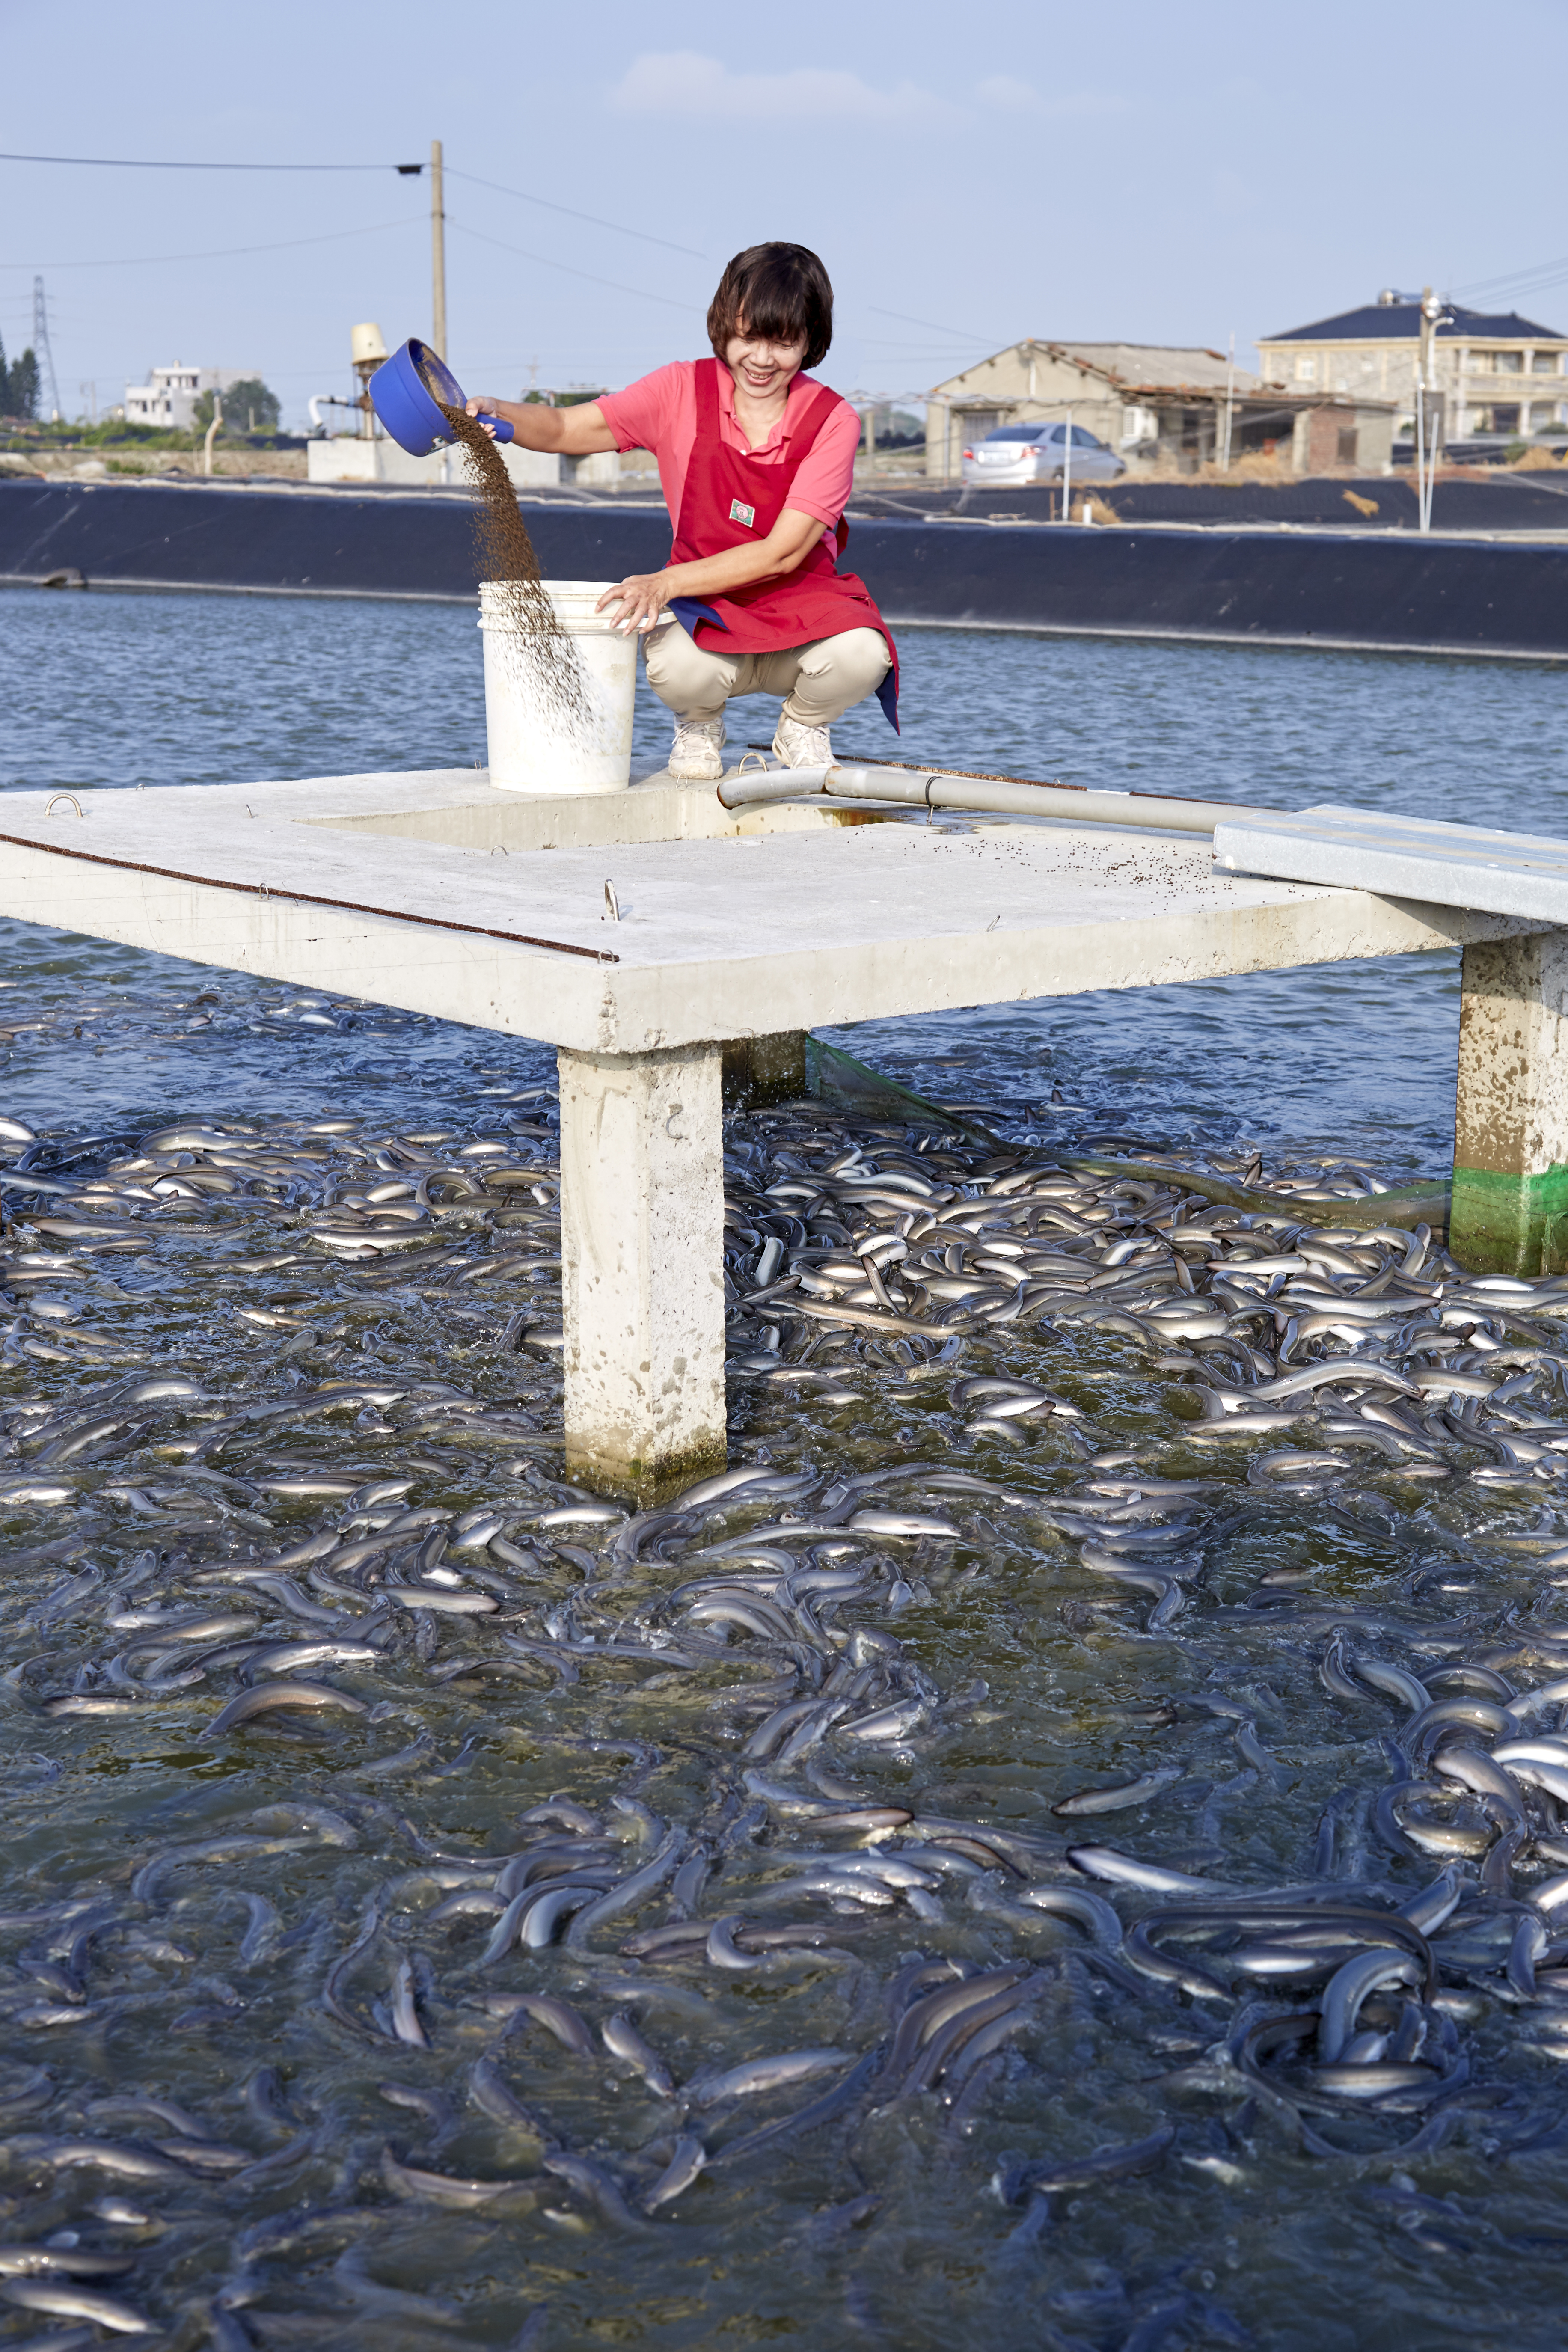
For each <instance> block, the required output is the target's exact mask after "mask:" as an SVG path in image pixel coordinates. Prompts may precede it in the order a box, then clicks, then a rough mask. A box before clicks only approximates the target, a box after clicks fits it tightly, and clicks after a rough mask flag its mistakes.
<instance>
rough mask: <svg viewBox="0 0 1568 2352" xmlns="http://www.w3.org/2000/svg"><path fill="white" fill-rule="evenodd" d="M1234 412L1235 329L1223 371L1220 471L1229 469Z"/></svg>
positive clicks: (1231, 336)
mask: <svg viewBox="0 0 1568 2352" xmlns="http://www.w3.org/2000/svg"><path fill="white" fill-rule="evenodd" d="M1235 413H1236V329H1235V328H1234V327H1233V328H1232V329H1231V331H1230V359H1229V362H1227V364H1226V371H1225V456H1224V457H1222V458H1221V460H1220V467H1221V470H1222V472H1224V473H1226V474H1228V473H1229V471H1230V426H1231V418H1232V417H1233V416H1234V415H1235Z"/></svg>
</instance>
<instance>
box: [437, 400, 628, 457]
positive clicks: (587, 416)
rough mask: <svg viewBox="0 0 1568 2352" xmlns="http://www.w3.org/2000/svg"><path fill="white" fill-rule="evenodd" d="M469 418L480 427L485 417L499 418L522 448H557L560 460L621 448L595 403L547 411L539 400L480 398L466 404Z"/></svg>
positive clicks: (579, 403)
mask: <svg viewBox="0 0 1568 2352" xmlns="http://www.w3.org/2000/svg"><path fill="white" fill-rule="evenodd" d="M468 415H470V416H477V417H478V418H479V422H480V424H481V425H482V424H483V422H484V420H485V418H486V417H487V416H499V417H500V418H502V419H503V420H504V422H505V423H506V424H508V425H510V426H511V429H512V433H513V436H514V437H515V438H516V440H517V442H518V444H519V446H521V447H522V448H524V449H558V450H559V451H560V453H561V455H562V456H563V457H592V456H593V454H594V452H595V450H596V449H616V448H618V447H619V446H620V444H619V442H617V440H616V436H615V435H614V434H613V433H612V432H611V430H610V428H609V426H608V425H606V424H605V419H604V416H603V415H602V413H601V411H600V408H599V404H598V402H597V401H596V400H584V401H579V402H577V403H576V404H575V405H574V406H573V407H571V408H547V407H546V406H545V404H544V403H543V402H542V400H522V401H511V400H489V399H487V398H486V397H484V396H483V395H481V396H480V397H479V399H478V400H470V401H469V403H468Z"/></svg>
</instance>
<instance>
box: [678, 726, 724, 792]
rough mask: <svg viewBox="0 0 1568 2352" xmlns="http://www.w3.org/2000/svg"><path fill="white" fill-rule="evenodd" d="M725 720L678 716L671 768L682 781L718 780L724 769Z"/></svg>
mask: <svg viewBox="0 0 1568 2352" xmlns="http://www.w3.org/2000/svg"><path fill="white" fill-rule="evenodd" d="M723 748H724V721H723V720H722V719H677V720H676V722H675V741H674V743H673V745H672V746H671V748H670V754H669V772H670V774H671V775H672V776H674V777H677V778H678V779H679V782H681V783H683V784H716V783H717V782H718V781H719V779H720V777H721V775H722V774H723V772H724V761H723V756H722V754H723Z"/></svg>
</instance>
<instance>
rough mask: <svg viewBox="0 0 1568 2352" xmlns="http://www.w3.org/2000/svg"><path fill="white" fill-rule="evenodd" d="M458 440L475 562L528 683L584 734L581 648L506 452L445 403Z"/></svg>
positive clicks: (587, 717)
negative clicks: (468, 490)
mask: <svg viewBox="0 0 1568 2352" xmlns="http://www.w3.org/2000/svg"><path fill="white" fill-rule="evenodd" d="M439 405H440V409H441V414H442V415H443V416H444V417H445V418H446V420H447V425H448V426H449V428H450V430H451V433H452V436H453V438H454V440H456V441H457V442H458V443H459V444H460V446H461V447H462V451H463V457H464V462H465V464H466V466H467V467H468V479H469V481H470V483H471V485H472V487H473V490H474V494H475V503H474V565H475V570H476V572H478V575H479V579H480V580H483V581H493V582H495V583H497V584H498V586H499V587H500V590H501V592H502V594H501V600H500V601H501V605H502V610H503V614H504V617H505V619H506V621H507V623H508V624H509V627H508V631H507V635H508V641H509V646H510V651H511V654H512V657H513V658H514V659H515V660H516V661H518V662H519V663H521V664H523V665H525V666H526V667H527V669H528V672H529V677H530V682H531V686H532V687H533V689H534V691H535V693H536V694H537V696H538V698H539V701H540V702H541V704H542V707H543V709H544V710H545V712H546V713H547V714H548V717H549V719H550V720H551V721H552V724H553V725H554V726H556V727H558V728H559V729H560V730H561V731H562V732H563V733H565V734H571V735H581V734H583V733H584V732H586V731H587V730H589V729H590V728H591V727H592V726H593V723H594V709H593V702H592V698H591V697H590V693H589V689H588V682H587V679H586V677H584V671H583V665H582V662H581V661H580V660H579V658H578V656H577V649H576V647H575V646H574V645H573V643H572V640H571V638H570V637H569V636H568V635H567V634H566V632H565V630H564V629H563V627H562V626H561V624H560V621H559V620H558V619H557V618H556V614H555V607H554V606H553V604H552V603H551V601H550V597H549V594H548V593H547V591H546V589H545V587H544V584H543V583H542V580H541V578H540V576H539V558H538V556H537V555H535V553H534V551H533V541H531V539H530V537H529V535H528V525H527V524H526V523H525V522H524V521H523V519H522V515H521V510H520V509H519V507H518V503H517V492H516V491H515V489H514V488H512V483H511V477H510V475H509V474H508V472H507V469H506V462H505V460H504V459H503V457H501V454H500V450H499V449H498V448H497V446H496V445H495V443H494V442H493V441H492V440H491V438H490V436H489V434H488V433H487V432H486V431H485V429H484V426H483V425H481V424H479V420H478V419H477V418H476V417H472V416H470V415H468V412H467V410H465V409H461V408H449V407H448V406H447V404H446V403H445V402H444V401H443V402H441V403H440V404H439Z"/></svg>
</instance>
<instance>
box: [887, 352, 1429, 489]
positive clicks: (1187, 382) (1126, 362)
mask: <svg viewBox="0 0 1568 2352" xmlns="http://www.w3.org/2000/svg"><path fill="white" fill-rule="evenodd" d="M1067 415H1070V416H1071V419H1072V422H1073V423H1074V424H1075V425H1083V426H1085V427H1086V428H1087V430H1088V431H1089V432H1090V433H1092V434H1094V435H1096V436H1097V437H1098V438H1099V439H1100V440H1101V441H1103V442H1105V444H1106V445H1107V446H1108V447H1110V448H1111V449H1113V450H1115V452H1116V454H1117V455H1118V457H1121V458H1122V459H1123V460H1124V461H1125V462H1126V463H1127V464H1128V465H1129V466H1131V467H1137V466H1139V465H1149V464H1154V463H1164V464H1171V465H1174V467H1176V469H1177V470H1178V471H1180V472H1183V473H1196V471H1197V470H1198V468H1199V467H1200V466H1204V465H1210V464H1214V463H1215V462H1217V461H1218V460H1219V459H1220V458H1222V457H1223V456H1224V455H1225V452H1226V446H1227V444H1228V447H1229V451H1230V455H1231V457H1233V458H1236V457H1241V456H1243V455H1245V454H1247V453H1250V452H1254V451H1266V452H1267V453H1268V455H1269V456H1273V455H1275V454H1276V453H1277V452H1279V451H1281V450H1284V451H1285V452H1287V453H1288V454H1289V461H1290V463H1291V464H1292V466H1293V467H1294V469H1295V471H1296V472H1297V473H1301V474H1304V473H1320V472H1325V471H1331V470H1332V469H1333V468H1334V467H1344V468H1349V469H1352V470H1354V471H1357V472H1362V473H1381V472H1384V471H1386V470H1387V467H1388V465H1389V462H1390V458H1391V455H1392V448H1393V413H1392V411H1391V410H1389V409H1387V408H1385V407H1384V405H1382V404H1381V403H1380V402H1379V401H1377V400H1376V399H1371V400H1368V399H1363V398H1361V397H1359V396H1356V395H1353V394H1352V395H1350V396H1346V395H1342V394H1338V393H1335V392H1327V393H1325V392H1324V391H1322V390H1321V389H1309V390H1305V391H1302V392H1300V393H1298V392H1296V391H1295V390H1294V389H1292V390H1289V391H1285V390H1284V389H1283V388H1282V387H1281V386H1279V385H1277V384H1275V383H1268V382H1266V381H1265V379H1264V378H1263V377H1261V376H1258V375H1254V374H1253V373H1251V372H1250V370H1248V369H1247V368H1241V367H1237V368H1233V367H1232V365H1231V363H1230V362H1228V361H1227V360H1226V357H1225V355H1224V353H1223V352H1211V351H1207V350H1205V349H1203V348H1201V347H1188V346H1182V345H1168V344H1163V343H1110V342H1108V343H1057V342H1041V341H1036V340H1035V339H1033V338H1029V339H1026V341H1023V342H1018V343H1009V344H1008V345H1007V347H1006V349H1005V351H1000V352H993V353H992V354H991V356H990V357H989V358H988V359H984V360H980V361H977V362H976V363H975V365H974V366H973V367H971V368H965V369H964V371H963V373H962V374H960V375H955V376H950V377H949V378H948V380H947V382H946V383H939V384H937V385H936V386H934V388H933V389H932V390H931V393H930V394H928V395H927V408H926V473H927V476H928V477H929V478H933V479H936V480H948V479H952V478H954V477H956V475H957V474H958V472H959V468H960V466H961V464H962V461H963V452H964V450H965V449H972V448H973V446H974V445H975V443H976V442H977V441H983V440H984V437H985V436H986V434H987V433H991V432H994V430H995V428H996V427H997V426H998V425H1032V424H1035V423H1044V422H1045V421H1046V420H1047V419H1054V418H1058V417H1062V416H1067Z"/></svg>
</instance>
